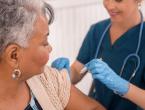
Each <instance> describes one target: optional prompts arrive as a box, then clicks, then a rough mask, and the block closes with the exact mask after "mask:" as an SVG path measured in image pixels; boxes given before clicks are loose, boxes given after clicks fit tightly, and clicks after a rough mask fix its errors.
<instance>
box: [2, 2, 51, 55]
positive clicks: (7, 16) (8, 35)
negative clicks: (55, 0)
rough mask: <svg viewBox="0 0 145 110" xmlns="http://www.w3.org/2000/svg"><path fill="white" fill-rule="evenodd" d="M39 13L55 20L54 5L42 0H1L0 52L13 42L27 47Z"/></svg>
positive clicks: (49, 20)
mask: <svg viewBox="0 0 145 110" xmlns="http://www.w3.org/2000/svg"><path fill="white" fill-rule="evenodd" d="M39 15H42V16H44V17H46V18H47V19H48V25H50V24H51V23H52V22H53V19H54V13H53V9H52V7H51V6H50V5H49V4H48V3H45V2H43V1H41V0H0V54H2V52H3V51H4V49H5V48H6V47H7V46H8V45H10V44H13V43H15V44H17V45H19V46H21V47H24V48H25V47H27V46H28V41H29V39H30V38H31V36H32V35H31V34H32V32H33V29H34V23H35V21H36V19H37V16H39Z"/></svg>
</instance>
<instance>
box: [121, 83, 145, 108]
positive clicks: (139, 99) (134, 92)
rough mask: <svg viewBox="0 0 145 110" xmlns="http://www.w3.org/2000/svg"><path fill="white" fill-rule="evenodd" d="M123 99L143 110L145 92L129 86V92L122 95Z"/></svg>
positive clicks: (144, 106) (131, 85)
mask: <svg viewBox="0 0 145 110" xmlns="http://www.w3.org/2000/svg"><path fill="white" fill-rule="evenodd" d="M124 97H125V98H126V99H129V100H130V101H132V102H134V103H135V104H137V105H138V106H140V107H141V108H142V109H144V110H145V90H143V89H140V88H138V87H136V86H135V85H133V84H130V87H129V91H128V92H127V94H125V95H124Z"/></svg>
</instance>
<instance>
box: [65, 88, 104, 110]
mask: <svg viewBox="0 0 145 110" xmlns="http://www.w3.org/2000/svg"><path fill="white" fill-rule="evenodd" d="M65 110H105V108H104V107H103V106H102V105H101V104H100V103H99V102H97V101H95V100H93V99H91V98H89V97H87V96H86V95H84V94H83V93H82V92H81V91H79V90H78V89H77V88H75V87H74V86H72V87H71V95H70V99H69V102H68V104H67V107H66V108H65Z"/></svg>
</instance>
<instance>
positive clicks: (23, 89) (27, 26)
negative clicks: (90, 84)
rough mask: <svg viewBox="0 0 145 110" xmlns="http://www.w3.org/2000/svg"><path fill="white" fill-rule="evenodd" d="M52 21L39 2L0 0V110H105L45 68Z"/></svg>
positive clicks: (49, 13) (47, 7)
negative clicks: (49, 26)
mask: <svg viewBox="0 0 145 110" xmlns="http://www.w3.org/2000/svg"><path fill="white" fill-rule="evenodd" d="M47 15H49V16H47ZM48 17H49V20H48ZM52 18H53V13H52V10H51V7H50V6H49V5H48V4H45V3H43V2H42V1H41V0H0V88H1V89H0V110H104V108H103V107H102V106H101V105H100V104H99V103H97V102H96V101H93V100H91V99H90V98H88V97H86V96H85V95H83V94H82V93H81V92H80V91H79V90H77V89H76V88H75V87H73V86H71V84H70V82H69V81H67V80H66V76H65V75H66V74H67V73H66V71H65V70H62V71H61V74H60V73H59V71H57V70H55V69H52V68H49V67H46V66H45V64H46V62H47V61H48V59H49V53H50V52H51V50H52V49H51V46H50V45H49V43H48V42H47V36H48V34H49V31H48V30H49V29H48V24H50V23H51V21H52ZM41 73H42V74H41Z"/></svg>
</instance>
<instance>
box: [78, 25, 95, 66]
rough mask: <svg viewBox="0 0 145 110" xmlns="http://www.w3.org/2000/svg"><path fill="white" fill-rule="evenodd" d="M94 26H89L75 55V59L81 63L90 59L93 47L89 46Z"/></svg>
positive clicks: (91, 42)
mask: <svg viewBox="0 0 145 110" xmlns="http://www.w3.org/2000/svg"><path fill="white" fill-rule="evenodd" d="M94 27H95V26H94V25H92V26H91V27H90V29H89V31H88V33H87V35H86V37H85V39H84V41H83V43H82V45H81V48H80V50H79V53H78V56H77V60H78V61H79V62H81V63H83V64H86V63H87V62H88V61H89V60H90V57H91V51H92V49H93V48H94V46H91V45H92V44H93V41H92V40H93V36H94Z"/></svg>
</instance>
